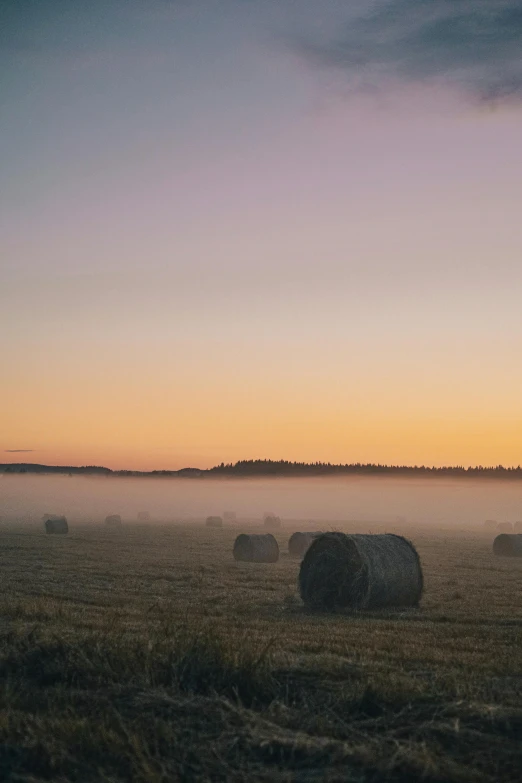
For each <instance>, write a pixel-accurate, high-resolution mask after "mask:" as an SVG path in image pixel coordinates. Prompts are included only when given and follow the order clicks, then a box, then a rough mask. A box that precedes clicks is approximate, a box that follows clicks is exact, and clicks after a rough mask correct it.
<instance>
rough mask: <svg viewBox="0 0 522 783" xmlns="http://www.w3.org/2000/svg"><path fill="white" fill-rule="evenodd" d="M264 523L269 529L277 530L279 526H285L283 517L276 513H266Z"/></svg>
mask: <svg viewBox="0 0 522 783" xmlns="http://www.w3.org/2000/svg"><path fill="white" fill-rule="evenodd" d="M263 524H264V526H265V527H266V528H267V529H268V530H277V528H280V527H282V526H283V525H282V522H281V518H280V517H276V515H275V514H265V516H264V519H263Z"/></svg>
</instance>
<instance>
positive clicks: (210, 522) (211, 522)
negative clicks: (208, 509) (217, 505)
mask: <svg viewBox="0 0 522 783" xmlns="http://www.w3.org/2000/svg"><path fill="white" fill-rule="evenodd" d="M205 524H206V526H207V527H223V520H222V519H221V517H207V521H206V522H205Z"/></svg>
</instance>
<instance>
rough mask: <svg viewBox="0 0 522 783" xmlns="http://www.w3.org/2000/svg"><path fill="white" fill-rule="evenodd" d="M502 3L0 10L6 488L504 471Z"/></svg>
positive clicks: (511, 386)
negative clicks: (159, 477)
mask: <svg viewBox="0 0 522 783" xmlns="http://www.w3.org/2000/svg"><path fill="white" fill-rule="evenodd" d="M521 138H522V10H521V9H520V7H519V3H518V0H517V2H514V1H512V0H458V2H455V0H451V2H450V0H437V2H427V0H421V1H420V0H415V2H414V0H354V1H353V2H342V1H341V0H323V1H322V2H321V3H317V2H315V0H277V1H276V0H220V1H219V2H217V0H192V1H191V0H177V1H176V0H146V1H145V0H125V2H124V0H103V2H102V1H101V0H92V2H90V3H84V2H81V1H80V0H38V1H37V0H17V2H14V0H6V2H4V3H2V4H1V10H0V182H1V188H0V327H1V328H0V352H1V353H0V356H1V362H0V367H1V370H0V388H1V393H0V462H2V461H3V462H12V461H13V462H14V461H16V462H19V461H24V462H38V463H44V464H74V465H83V464H103V465H107V466H108V467H113V468H129V469H154V468H158V469H161V468H165V469H168V468H170V469H175V468H180V467H184V466H187V465H192V466H199V467H207V466H211V465H213V464H216V463H220V462H222V461H224V462H229V461H235V460H238V459H250V458H272V459H279V458H285V459H292V460H294V459H295V460H305V461H315V460H325V461H331V462H381V463H393V464H430V465H442V464H464V465H476V464H482V465H493V464H499V463H502V464H504V465H518V464H519V463H521V462H522V458H521V452H522V447H521V445H520V444H521V443H522V402H521V400H522V362H521V361H520V356H521V355H522V306H521V292H522V220H521V219H520V214H521V206H520V205H521V204H522V145H521V143H520V139H521Z"/></svg>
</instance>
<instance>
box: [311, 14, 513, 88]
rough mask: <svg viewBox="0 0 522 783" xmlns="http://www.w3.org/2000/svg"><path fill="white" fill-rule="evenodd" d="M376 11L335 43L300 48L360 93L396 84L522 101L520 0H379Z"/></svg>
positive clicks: (362, 17)
mask: <svg viewBox="0 0 522 783" xmlns="http://www.w3.org/2000/svg"><path fill="white" fill-rule="evenodd" d="M373 9H374V10H372V11H371V12H368V13H367V14H366V15H360V16H358V17H357V18H356V19H354V20H352V21H351V22H349V23H348V22H347V23H346V25H345V26H344V28H343V29H342V30H341V32H340V34H339V35H335V36H334V37H332V38H330V39H324V40H322V41H319V40H315V41H312V40H308V41H304V40H300V41H299V42H297V44H296V45H297V48H298V51H299V52H300V53H301V55H303V56H304V57H305V58H306V59H307V61H308V62H311V63H313V64H315V65H319V66H326V67H332V68H337V69H340V70H342V71H344V72H345V73H346V74H347V76H348V77H349V79H350V81H351V83H352V84H353V86H355V87H357V88H360V89H365V88H368V87H370V86H372V87H375V86H376V85H377V84H383V83H386V82H389V80H390V79H392V80H398V81H400V82H405V83H430V82H431V83H434V84H435V83H442V84H446V85H449V86H451V87H453V88H457V89H459V90H464V91H465V92H467V93H468V94H470V95H471V96H473V97H476V98H479V99H481V100H502V99H505V98H508V97H511V98H515V99H522V3H521V2H520V0H381V1H380V2H379V3H378V5H377V6H375V5H374V6H373Z"/></svg>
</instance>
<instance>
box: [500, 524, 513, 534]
mask: <svg viewBox="0 0 522 783" xmlns="http://www.w3.org/2000/svg"><path fill="white" fill-rule="evenodd" d="M497 530H498V532H499V533H512V532H513V525H512V524H511V522H499V523H498V525H497Z"/></svg>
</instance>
